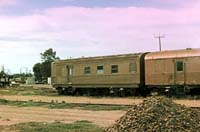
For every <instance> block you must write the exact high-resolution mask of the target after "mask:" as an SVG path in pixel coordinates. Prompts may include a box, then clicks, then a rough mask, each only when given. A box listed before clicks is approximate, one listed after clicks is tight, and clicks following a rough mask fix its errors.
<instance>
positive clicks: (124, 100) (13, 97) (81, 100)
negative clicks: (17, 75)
mask: <svg viewBox="0 0 200 132" xmlns="http://www.w3.org/2000/svg"><path fill="white" fill-rule="evenodd" d="M0 99H7V100H12V101H16V100H17V101H29V100H33V101H36V102H37V101H42V102H51V101H54V102H55V101H57V102H62V101H65V102H66V103H90V104H124V105H131V104H139V103H141V102H142V101H143V98H141V99H133V98H92V97H72V96H60V97H51V96H21V95H1V96H0ZM174 102H176V103H178V104H183V105H186V106H188V107H200V100H174Z"/></svg>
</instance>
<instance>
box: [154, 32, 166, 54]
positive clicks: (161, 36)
mask: <svg viewBox="0 0 200 132" xmlns="http://www.w3.org/2000/svg"><path fill="white" fill-rule="evenodd" d="M154 37H155V38H158V42H159V49H160V51H161V50H162V48H161V46H162V45H161V38H164V37H165V36H164V35H160V34H159V35H156V36H154Z"/></svg>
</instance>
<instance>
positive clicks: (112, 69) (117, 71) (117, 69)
mask: <svg viewBox="0 0 200 132" xmlns="http://www.w3.org/2000/svg"><path fill="white" fill-rule="evenodd" d="M113 66H116V67H115V68H113ZM114 70H116V72H113V71H114ZM117 73H119V65H117V64H112V65H111V74H117Z"/></svg>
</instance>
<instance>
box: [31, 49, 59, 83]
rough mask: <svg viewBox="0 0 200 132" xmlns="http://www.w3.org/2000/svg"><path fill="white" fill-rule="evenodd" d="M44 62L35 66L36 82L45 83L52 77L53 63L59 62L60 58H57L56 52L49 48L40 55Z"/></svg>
mask: <svg viewBox="0 0 200 132" xmlns="http://www.w3.org/2000/svg"><path fill="white" fill-rule="evenodd" d="M40 55H41V59H42V62H41V63H37V64H35V65H34V66H33V72H34V75H35V77H36V80H38V81H43V79H45V80H46V79H47V78H48V77H50V76H51V63H52V62H53V61H55V60H59V59H60V58H59V57H56V51H53V49H52V48H49V49H47V50H45V51H44V53H40Z"/></svg>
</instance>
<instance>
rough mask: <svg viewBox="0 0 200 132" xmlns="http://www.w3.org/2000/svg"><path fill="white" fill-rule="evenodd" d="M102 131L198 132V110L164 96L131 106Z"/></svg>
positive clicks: (199, 131) (199, 129)
mask: <svg viewBox="0 0 200 132" xmlns="http://www.w3.org/2000/svg"><path fill="white" fill-rule="evenodd" d="M103 131H104V132H200V112H199V111H198V110H194V109H192V108H188V107H186V106H183V105H179V104H176V103H174V102H172V100H171V99H168V98H164V97H155V96H153V97H150V98H147V99H146V100H144V101H143V103H141V104H139V105H134V106H132V107H131V108H130V109H129V110H128V111H127V112H126V114H125V115H123V116H122V117H121V118H120V119H119V120H117V121H116V123H115V124H114V125H113V126H111V127H108V128H105V129H104V130H103Z"/></svg>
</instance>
